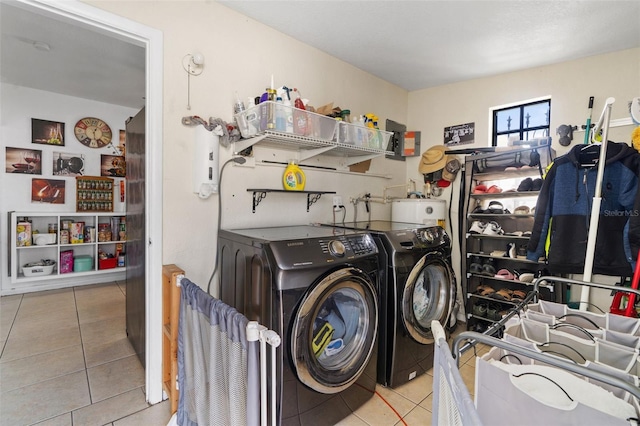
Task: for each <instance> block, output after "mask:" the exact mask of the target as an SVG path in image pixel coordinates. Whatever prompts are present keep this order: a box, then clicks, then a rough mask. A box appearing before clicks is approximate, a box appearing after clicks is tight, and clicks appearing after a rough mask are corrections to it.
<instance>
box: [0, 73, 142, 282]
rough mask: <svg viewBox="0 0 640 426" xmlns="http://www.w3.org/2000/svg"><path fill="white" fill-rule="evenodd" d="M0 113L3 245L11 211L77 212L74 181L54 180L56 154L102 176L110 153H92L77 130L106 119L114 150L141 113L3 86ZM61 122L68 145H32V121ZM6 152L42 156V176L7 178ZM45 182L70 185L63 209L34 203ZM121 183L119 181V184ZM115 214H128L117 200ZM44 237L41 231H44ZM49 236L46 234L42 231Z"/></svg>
mask: <svg viewBox="0 0 640 426" xmlns="http://www.w3.org/2000/svg"><path fill="white" fill-rule="evenodd" d="M0 91H1V93H2V97H1V99H0V110H1V111H2V119H1V121H0V140H1V141H2V154H1V155H0V189H1V196H0V240H1V241H3V242H4V241H7V240H8V238H9V235H8V215H7V212H10V211H25V212H75V211H76V206H75V200H76V192H75V177H67V176H61V175H56V176H54V175H53V160H54V158H53V153H54V152H63V153H70V154H81V155H83V156H84V158H85V168H84V174H85V175H86V176H100V156H101V155H103V154H105V155H113V150H112V149H110V148H109V147H104V148H98V149H94V148H88V147H86V146H84V145H82V144H81V143H80V142H79V141H78V140H77V139H76V137H75V135H74V133H73V128H74V126H75V124H76V123H77V122H78V120H80V119H81V118H84V117H98V118H101V119H103V120H104V121H105V122H106V123H107V124H108V125H109V127H111V131H112V132H113V139H112V141H113V142H114V145H116V146H117V145H118V137H119V136H118V135H119V130H121V129H122V130H124V128H125V120H126V119H127V118H129V117H130V116H132V115H134V114H135V113H136V112H137V111H136V110H134V109H131V108H125V107H122V106H118V105H111V104H105V103H101V102H95V101H91V100H87V99H82V98H75V97H71V96H64V95H60V94H57V93H52V92H45V91H42V90H34V89H30V88H26V87H19V86H13V85H10V84H1V85H0ZM32 118H38V119H42V120H50V121H58V122H62V123H65V145H64V146H52V145H42V144H34V143H31V119H32ZM6 147H14V148H26V149H35V150H41V151H42V159H41V164H42V174H41V175H28V174H13V173H6V172H5V170H6V164H5V159H6V156H5V152H6V149H5V148H6ZM32 178H46V179H58V180H64V181H66V190H65V192H66V193H65V203H64V204H48V203H36V202H32V201H31V179H32ZM115 181H116V182H119V181H120V179H117V178H116V179H115ZM114 211H124V206H122V205H121V204H120V202H119V199H118V200H116V203H115V205H114ZM41 231H43V230H41ZM44 231H45V232H46V230H44ZM6 249H7V245H5V244H2V246H1V247H0V253H2V255H1V256H0V259H1V260H0V271H1V277H2V290H6V289H7V288H8V286H9V280H10V278H9V277H8V273H9V272H8V271H9V267H8V261H7V256H6V254H5V250H6Z"/></svg>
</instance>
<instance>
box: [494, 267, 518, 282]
mask: <svg viewBox="0 0 640 426" xmlns="http://www.w3.org/2000/svg"><path fill="white" fill-rule="evenodd" d="M495 277H496V278H502V279H505V280H515V279H516V277H515V275H513V274H512V273H511V271H509V270H508V269H500V270H499V271H498V272H497V273H496V275H495Z"/></svg>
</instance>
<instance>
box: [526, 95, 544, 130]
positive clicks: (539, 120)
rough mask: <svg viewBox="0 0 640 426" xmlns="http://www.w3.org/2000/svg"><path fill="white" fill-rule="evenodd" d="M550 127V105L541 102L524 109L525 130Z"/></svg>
mask: <svg viewBox="0 0 640 426" xmlns="http://www.w3.org/2000/svg"><path fill="white" fill-rule="evenodd" d="M548 125H549V103H548V102H541V103H538V104H534V105H529V106H526V107H524V128H525V129H526V128H528V127H539V126H548Z"/></svg>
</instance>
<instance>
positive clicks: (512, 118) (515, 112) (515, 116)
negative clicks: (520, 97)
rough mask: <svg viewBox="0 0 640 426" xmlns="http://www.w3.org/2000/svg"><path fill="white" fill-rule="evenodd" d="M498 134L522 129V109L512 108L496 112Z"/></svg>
mask: <svg viewBox="0 0 640 426" xmlns="http://www.w3.org/2000/svg"><path fill="white" fill-rule="evenodd" d="M496 126H497V129H496V133H502V132H507V131H509V130H517V129H519V128H520V108H518V107H516V108H510V109H505V110H502V111H497V112H496Z"/></svg>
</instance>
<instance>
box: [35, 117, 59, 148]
mask: <svg viewBox="0 0 640 426" xmlns="http://www.w3.org/2000/svg"><path fill="white" fill-rule="evenodd" d="M31 143H40V144H44V145H57V146H64V123H59V122H57V121H48V120H39V119H37V118H32V119H31Z"/></svg>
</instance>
